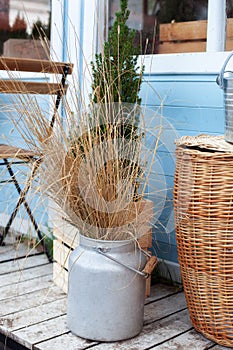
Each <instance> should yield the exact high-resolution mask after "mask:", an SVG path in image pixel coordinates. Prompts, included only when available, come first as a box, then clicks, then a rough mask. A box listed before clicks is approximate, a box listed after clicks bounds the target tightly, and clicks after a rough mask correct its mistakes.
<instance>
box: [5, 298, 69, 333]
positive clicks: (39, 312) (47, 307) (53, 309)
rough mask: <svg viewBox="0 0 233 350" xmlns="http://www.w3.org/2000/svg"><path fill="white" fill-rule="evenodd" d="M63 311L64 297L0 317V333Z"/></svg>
mask: <svg viewBox="0 0 233 350" xmlns="http://www.w3.org/2000/svg"><path fill="white" fill-rule="evenodd" d="M65 313H66V297H64V298H61V299H59V300H54V301H52V302H50V303H46V304H43V305H39V306H37V307H34V308H33V311H32V309H27V310H23V311H19V312H15V313H12V314H10V315H8V316H5V317H2V318H0V329H1V332H2V333H4V334H7V333H8V334H9V332H12V331H16V330H19V329H21V328H25V327H29V326H32V325H36V324H38V323H40V322H44V321H46V320H48V319H51V318H54V317H59V316H62V315H64V314H65Z"/></svg>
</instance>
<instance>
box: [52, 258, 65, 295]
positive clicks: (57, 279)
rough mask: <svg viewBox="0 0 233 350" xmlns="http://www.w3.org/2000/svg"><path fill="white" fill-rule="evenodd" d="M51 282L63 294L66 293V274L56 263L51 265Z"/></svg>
mask: <svg viewBox="0 0 233 350" xmlns="http://www.w3.org/2000/svg"><path fill="white" fill-rule="evenodd" d="M53 282H54V283H55V284H56V285H57V286H58V287H59V288H61V290H62V291H63V292H64V293H66V294H67V293H68V272H67V271H66V270H65V269H64V268H63V267H62V266H61V265H59V264H58V263H56V262H54V263H53Z"/></svg>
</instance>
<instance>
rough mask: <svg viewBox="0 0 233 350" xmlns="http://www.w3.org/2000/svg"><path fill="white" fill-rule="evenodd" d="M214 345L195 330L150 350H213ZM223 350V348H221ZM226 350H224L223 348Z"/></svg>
mask: <svg viewBox="0 0 233 350" xmlns="http://www.w3.org/2000/svg"><path fill="white" fill-rule="evenodd" d="M213 344H214V343H213V342H212V341H211V340H209V339H207V338H205V337H203V336H202V335H201V334H200V333H197V332H196V331H195V330H193V329H192V330H191V331H189V332H186V333H184V334H182V335H179V336H178V337H175V338H173V339H171V340H168V341H166V342H165V343H163V344H160V345H158V346H155V347H153V348H151V349H156V350H171V349H180V350H181V349H183V350H186V349H187V350H188V349H190V350H205V349H209V347H210V346H211V349H215V347H212V345H213ZM222 349H223V348H222ZM224 349H226V348H224Z"/></svg>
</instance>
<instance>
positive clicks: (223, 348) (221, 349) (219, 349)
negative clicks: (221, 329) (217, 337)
mask: <svg viewBox="0 0 233 350" xmlns="http://www.w3.org/2000/svg"><path fill="white" fill-rule="evenodd" d="M211 350H232V348H228V347H226V346H221V345H215V346H213V347H212V348H211Z"/></svg>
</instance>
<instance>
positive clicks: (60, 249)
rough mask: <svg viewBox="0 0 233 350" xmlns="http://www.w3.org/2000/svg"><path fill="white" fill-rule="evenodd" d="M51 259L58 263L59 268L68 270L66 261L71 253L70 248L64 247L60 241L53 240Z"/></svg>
mask: <svg viewBox="0 0 233 350" xmlns="http://www.w3.org/2000/svg"><path fill="white" fill-rule="evenodd" d="M53 251H54V255H53V258H54V260H55V261H56V262H58V263H59V265H60V266H62V267H63V268H65V269H67V270H68V259H69V256H70V253H71V252H72V249H71V248H68V247H67V246H65V245H64V244H63V243H62V242H61V241H59V240H54V241H53Z"/></svg>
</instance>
